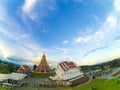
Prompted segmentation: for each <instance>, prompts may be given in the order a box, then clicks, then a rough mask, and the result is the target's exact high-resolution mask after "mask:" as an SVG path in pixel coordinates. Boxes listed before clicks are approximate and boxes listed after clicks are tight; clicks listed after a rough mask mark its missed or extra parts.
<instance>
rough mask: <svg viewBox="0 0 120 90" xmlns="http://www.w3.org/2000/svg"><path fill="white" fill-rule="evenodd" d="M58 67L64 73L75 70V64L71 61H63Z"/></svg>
mask: <svg viewBox="0 0 120 90" xmlns="http://www.w3.org/2000/svg"><path fill="white" fill-rule="evenodd" d="M59 65H60V66H61V68H62V69H63V70H64V71H66V70H69V69H71V68H77V66H76V64H75V63H74V62H72V61H63V62H61V63H59Z"/></svg>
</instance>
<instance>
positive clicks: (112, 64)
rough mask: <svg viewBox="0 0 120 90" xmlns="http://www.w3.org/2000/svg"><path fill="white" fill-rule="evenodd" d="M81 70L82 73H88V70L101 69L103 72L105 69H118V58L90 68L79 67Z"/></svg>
mask: <svg viewBox="0 0 120 90" xmlns="http://www.w3.org/2000/svg"><path fill="white" fill-rule="evenodd" d="M80 67H81V70H82V71H84V72H88V71H90V70H96V69H102V70H105V69H107V68H115V67H120V58H118V59H114V60H111V61H108V62H104V63H100V64H96V65H91V66H88V65H86V66H80Z"/></svg>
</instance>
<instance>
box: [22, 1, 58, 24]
mask: <svg viewBox="0 0 120 90" xmlns="http://www.w3.org/2000/svg"><path fill="white" fill-rule="evenodd" d="M54 10H56V0H48V1H46V0H25V3H24V5H23V6H22V11H23V15H22V18H23V19H25V18H26V17H29V18H30V19H31V20H33V21H37V22H38V19H39V20H41V21H42V18H44V17H45V16H47V15H49V13H50V12H51V11H54ZM24 21H25V20H24ZM39 22H40V21H39Z"/></svg>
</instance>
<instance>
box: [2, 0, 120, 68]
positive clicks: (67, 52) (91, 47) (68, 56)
mask: <svg viewBox="0 0 120 90" xmlns="http://www.w3.org/2000/svg"><path fill="white" fill-rule="evenodd" d="M43 53H46V55H47V59H48V62H49V64H50V65H51V66H55V65H56V64H57V63H58V62H60V61H63V60H71V61H74V62H76V63H77V64H78V65H86V64H96V63H100V62H105V61H108V60H112V59H115V58H119V57H120V0H105V1H102V0H92V1H91V0H0V58H1V59H2V60H6V61H10V62H14V63H17V64H28V65H33V64H38V62H39V61H40V58H41V55H42V54H43Z"/></svg>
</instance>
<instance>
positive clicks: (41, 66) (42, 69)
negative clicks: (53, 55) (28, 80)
mask: <svg viewBox="0 0 120 90" xmlns="http://www.w3.org/2000/svg"><path fill="white" fill-rule="evenodd" d="M50 71H51V70H50V67H49V65H48V63H47V60H46V55H45V54H43V55H42V58H41V62H40V64H39V65H38V67H37V68H36V72H50Z"/></svg>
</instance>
